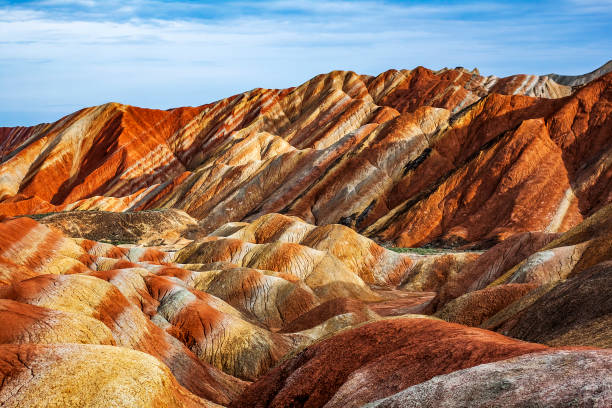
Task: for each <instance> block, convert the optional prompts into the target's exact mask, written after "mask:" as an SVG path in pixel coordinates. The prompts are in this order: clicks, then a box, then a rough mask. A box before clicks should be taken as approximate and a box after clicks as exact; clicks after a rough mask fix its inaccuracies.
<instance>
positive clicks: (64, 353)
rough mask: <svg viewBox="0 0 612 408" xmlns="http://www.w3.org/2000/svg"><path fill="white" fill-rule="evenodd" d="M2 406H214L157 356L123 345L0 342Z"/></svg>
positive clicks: (0, 396) (189, 407) (76, 407)
mask: <svg viewBox="0 0 612 408" xmlns="http://www.w3.org/2000/svg"><path fill="white" fill-rule="evenodd" d="M0 376H1V377H2V388H0V405H2V406H3V407H7V408H8V407H11V408H13V407H15V408H16V407H40V406H45V407H53V406H57V407H59V406H61V407H74V408H80V407H100V408H102V407H109V406H113V407H125V408H128V407H159V408H162V407H185V408H192V407H193V408H195V407H210V408H212V407H215V406H218V405H216V404H212V403H210V402H207V401H205V400H203V399H201V398H198V397H196V396H195V395H193V394H191V393H189V392H188V391H187V390H186V389H184V388H183V387H181V386H180V385H179V384H178V383H177V382H176V380H175V379H174V377H173V376H172V374H171V373H170V371H169V370H168V368H167V367H166V366H165V365H164V364H162V363H161V362H159V361H158V360H156V359H155V358H153V357H151V356H149V355H147V354H145V353H140V352H138V351H134V350H128V349H125V348H120V347H111V346H94V345H84V344H58V345H44V346H43V345H36V344H23V345H20V346H14V345H0Z"/></svg>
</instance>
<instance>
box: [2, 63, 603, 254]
mask: <svg viewBox="0 0 612 408" xmlns="http://www.w3.org/2000/svg"><path fill="white" fill-rule="evenodd" d="M605 72H606V69H602V70H600V71H597V72H596V74H593V75H592V76H591V77H589V78H590V79H592V81H591V82H589V83H587V84H586V85H584V86H582V87H580V88H577V89H576V87H574V88H572V86H566V85H560V84H558V83H556V82H554V81H553V80H552V79H551V78H549V77H546V76H543V77H537V76H529V75H516V76H512V77H507V78H497V77H483V76H481V75H479V74H478V73H477V72H475V71H474V72H470V71H467V70H464V69H459V68H458V69H445V70H442V71H437V72H434V71H430V70H428V69H425V68H422V67H418V68H416V69H413V70H401V71H398V70H391V71H387V72H384V73H382V74H380V75H378V76H376V77H372V76H365V75H358V74H355V73H353V72H345V71H334V72H331V73H329V74H324V75H319V76H317V77H314V78H313V79H311V80H310V81H308V82H306V83H304V84H302V85H300V86H298V87H295V88H288V89H283V90H274V89H254V90H252V91H249V92H245V93H243V94H239V95H235V96H232V97H229V98H226V99H223V100H220V101H218V102H214V103H211V104H207V105H202V106H199V107H195V108H177V109H171V110H168V111H159V110H151V109H141V108H136V107H132V106H126V105H120V104H116V103H109V104H106V105H101V106H97V107H91V108H85V109H83V110H81V111H78V112H75V113H73V114H71V115H69V116H66V117H64V118H62V119H60V120H59V121H57V122H55V123H52V124H42V125H38V126H34V127H29V128H2V129H0V213H2V214H6V215H19V214H28V213H43V212H58V211H68V210H106V211H128V210H143V209H155V208H162V207H165V208H176V209H180V210H183V211H185V212H186V213H187V214H189V215H190V216H191V217H193V218H195V219H197V220H198V222H199V224H200V227H201V228H202V229H203V230H204V231H205V233H210V232H212V231H214V230H215V229H217V228H218V227H220V226H221V225H224V224H226V223H228V222H237V221H243V220H244V221H253V220H255V219H257V218H259V217H260V216H261V215H265V214H269V213H284V214H289V215H295V216H299V217H300V218H302V219H304V220H305V221H307V222H309V223H311V224H314V225H320V226H323V225H327V224H330V223H341V224H344V225H347V226H349V227H351V228H353V229H355V230H357V231H360V232H362V233H364V234H365V235H366V236H368V237H370V238H375V239H377V240H379V241H382V242H395V243H396V244H397V245H399V246H415V245H422V244H425V243H431V242H434V243H437V244H439V245H450V246H454V245H459V244H464V243H467V242H472V243H474V242H476V243H479V244H478V245H480V246H485V247H486V246H490V245H491V244H492V243H495V242H497V241H499V240H501V239H504V238H507V237H508V236H510V235H512V234H514V233H517V232H522V231H534V230H539V231H540V230H541V231H544V230H545V231H547V232H558V231H565V230H567V229H569V228H571V227H573V226H575V225H577V224H578V223H579V222H580V221H582V220H583V219H584V218H586V217H588V216H589V215H591V214H592V213H594V212H595V211H596V210H597V209H599V208H600V207H601V206H602V205H603V204H605V203H606V202H609V201H610V199H611V197H612V196H611V194H612V190H611V188H612V184H610V169H611V167H610V166H611V163H610V157H611V156H612V155H611V151H610V149H611V148H612V147H611V145H610V139H609V134H610V129H611V126H612V121H611V120H610V119H609V112H610V99H611V98H612V96H611V91H610V84H611V83H612V74H605ZM600 75H602V76H600ZM598 76H599V77H598ZM534 203H537V208H535V209H534V208H533V204H534Z"/></svg>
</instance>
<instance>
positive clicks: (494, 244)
mask: <svg viewBox="0 0 612 408" xmlns="http://www.w3.org/2000/svg"><path fill="white" fill-rule="evenodd" d="M610 68H612V65H610V64H608V65H606V66H604V67H602V68H600V69H599V70H596V71H593V72H592V73H589V74H587V75H585V76H581V77H563V76H559V75H552V76H542V77H538V76H529V75H515V76H512V77H508V78H497V77H483V76H481V75H480V74H479V73H478V72H477V71H467V70H465V69H463V68H456V69H443V70H440V71H436V72H434V71H431V70H428V69H425V68H423V67H417V68H415V69H413V70H401V71H398V70H391V71H387V72H384V73H382V74H380V75H378V76H376V77H371V76H365V75H358V74H355V73H353V72H344V71H334V72H331V73H329V74H324V75H319V76H316V77H315V78H313V79H311V80H310V81H307V82H306V83H304V84H302V85H300V86H298V87H295V88H289V89H284V90H272V89H254V90H252V91H249V92H245V93H243V94H239V95H235V96H232V97H229V98H226V99H223V100H220V101H218V102H214V103H211V104H208V105H203V106H199V107H194V108H178V109H171V110H168V111H160V110H152V109H142V108H136V107H131V106H125V105H120V104H116V103H110V104H106V105H101V106H97V107H91V108H86V109H83V110H81V111H78V112H75V113H73V114H71V115H69V116H67V117H65V118H62V119H60V120H59V121H57V122H55V123H52V124H41V125H38V126H33V127H29V128H24V127H19V128H0V378H1V384H0V406H3V407H4V406H7V407H22V406H68V407H73V406H74V407H81V406H91V407H105V406H121V407H132V406H143V407H174V406H177V407H214V406H231V407H287V406H292V407H322V406H325V407H328V408H330V407H358V406H363V405H364V404H370V405H368V406H398V407H400V406H432V407H433V406H445V407H460V406H461V407H462V406H468V405H469V406H472V405H473V406H482V407H487V406H514V405H521V406H523V405H525V406H526V405H529V406H601V407H608V406H611V404H612V380H611V378H612V377H611V376H610V367H609V365H610V364H609V363H610V361H611V357H610V351H609V350H606V349H605V348H609V347H612V343H611V342H610V339H611V338H612V331H611V330H612V329H611V328H612V320H611V318H610V316H611V315H612V303H611V301H610V299H612V296H610V294H611V291H612V281H611V279H610V278H611V276H612V275H611V271H612V267H611V266H612V264H611V262H612V139H611V135H612V119H611V118H610V112H611V110H612V73H609V70H610ZM555 78H556V80H558V82H555V80H554V79H555ZM23 215H27V216H26V217H24V216H23ZM417 246H420V247H421V248H409V247H417ZM397 247H402V248H397ZM417 313H420V314H417ZM428 315H429V316H428Z"/></svg>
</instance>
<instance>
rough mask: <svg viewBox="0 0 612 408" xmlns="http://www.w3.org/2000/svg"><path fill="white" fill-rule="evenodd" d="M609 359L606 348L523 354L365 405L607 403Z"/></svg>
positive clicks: (611, 394) (611, 390) (611, 400)
mask: <svg viewBox="0 0 612 408" xmlns="http://www.w3.org/2000/svg"><path fill="white" fill-rule="evenodd" d="M611 364H612V352H611V351H609V350H605V351H604V350H601V351H553V352H546V353H537V354H527V355H523V356H520V357H515V358H512V359H508V360H505V361H499V362H495V363H488V364H483V365H479V366H476V367H472V368H467V369H464V370H460V371H456V372H454V373H451V374H446V375H442V376H439V377H435V378H432V379H431V380H429V381H426V382H423V383H421V384H418V385H414V386H412V387H409V388H407V389H405V390H404V391H401V392H399V393H397V394H395V395H393V396H390V397H387V398H385V399H382V400H379V401H376V402H373V403H371V404H368V405H366V407H368V408H374V407H378V408H400V407H432V408H433V407H441V408H442V407H458V406H470V407H483V408H484V407H512V406H546V407H571V406H589V407H606V406H609V405H610V404H612V383H611V382H610V377H611V375H612V372H611V371H610V367H611V366H612V365H611ZM568 378H571V379H572V381H569V382H568V381H567V379H568Z"/></svg>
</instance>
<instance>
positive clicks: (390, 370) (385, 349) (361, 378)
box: [232, 318, 547, 407]
mask: <svg viewBox="0 0 612 408" xmlns="http://www.w3.org/2000/svg"><path fill="white" fill-rule="evenodd" d="M349 344H350V345H351V352H347V350H346V348H347V345H349ZM544 350H547V348H546V347H545V346H542V345H538V344H533V343H525V342H520V341H517V340H512V339H509V338H507V337H504V336H501V335H499V334H496V333H491V332H487V331H484V330H481V329H472V328H467V327H465V326H460V325H455V324H451V323H446V322H441V321H437V320H432V319H428V318H421V319H414V318H393V319H389V320H381V321H378V322H374V323H369V324H365V325H362V326H359V327H357V328H354V329H349V330H344V331H342V332H340V333H338V334H336V335H335V336H333V337H331V338H329V339H326V340H324V341H321V342H319V343H316V344H314V345H312V346H310V347H308V348H306V349H305V350H303V351H302V352H301V353H299V354H298V355H296V356H295V357H293V358H292V359H290V360H287V361H285V362H283V363H282V364H281V365H279V366H278V367H276V368H275V369H274V370H272V371H271V372H270V373H268V374H267V375H265V376H263V377H262V378H261V379H259V380H258V381H256V382H255V383H253V384H251V385H250V386H249V388H248V389H247V390H246V391H245V393H244V394H242V395H241V396H240V398H239V399H238V400H237V401H235V402H234V403H233V405H232V406H235V407H242V406H253V407H264V406H269V407H286V406H312V407H314V406H317V407H318V406H323V405H325V406H326V407H358V406H361V405H363V404H364V403H367V402H370V401H374V400H377V399H379V398H382V397H386V396H389V395H392V394H394V393H396V392H398V391H400V390H402V389H404V388H406V387H408V386H410V385H414V384H418V383H421V382H424V381H427V380H429V379H431V378H433V377H435V376H437V375H441V374H447V373H450V372H452V371H456V370H459V369H462V368H467V367H472V366H476V365H478V364H482V363H488V362H492V361H497V360H503V359H506V358H510V357H515V356H519V355H522V354H525V353H533V352H537V351H544ZM331 361H333V364H330V362H331ZM405 367H410V369H409V370H407V369H404V368H405Z"/></svg>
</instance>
